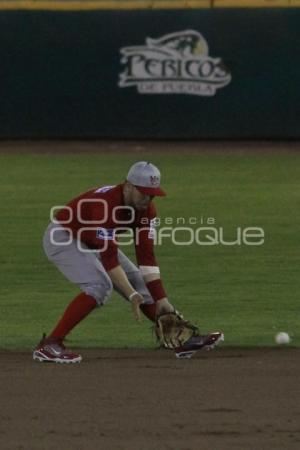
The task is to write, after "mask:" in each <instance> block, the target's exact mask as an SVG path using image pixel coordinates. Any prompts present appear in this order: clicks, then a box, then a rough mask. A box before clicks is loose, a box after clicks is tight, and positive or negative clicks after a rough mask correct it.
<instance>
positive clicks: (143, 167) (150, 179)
mask: <svg viewBox="0 0 300 450" xmlns="http://www.w3.org/2000/svg"><path fill="white" fill-rule="evenodd" d="M160 178H161V176H160V171H159V170H158V168H157V167H156V166H154V164H151V163H150V162H146V161H139V162H136V163H135V164H133V166H131V167H130V169H129V172H128V175H127V181H130V183H132V184H133V185H134V186H135V187H136V188H137V189H138V190H139V191H140V192H142V194H145V195H151V196H154V195H157V196H159V197H163V196H165V195H166V193H165V192H164V191H163V190H162V189H161V188H160V187H159V185H160Z"/></svg>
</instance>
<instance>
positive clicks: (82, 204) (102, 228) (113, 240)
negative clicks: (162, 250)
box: [56, 184, 157, 270]
mask: <svg viewBox="0 0 300 450" xmlns="http://www.w3.org/2000/svg"><path fill="white" fill-rule="evenodd" d="M155 217H156V209H155V206H154V203H153V202H152V201H151V202H150V204H149V206H148V208H147V209H146V210H144V211H137V210H135V209H133V208H132V207H129V206H125V204H124V197H123V184H119V185H117V186H104V187H101V188H99V189H93V190H90V191H88V192H85V193H84V194H82V195H80V196H79V197H76V198H75V199H73V200H71V201H70V202H69V203H68V204H67V205H66V206H65V207H64V208H63V209H61V210H60V211H59V212H58V213H57V215H56V219H57V220H58V222H60V223H61V225H63V226H64V227H65V228H67V229H69V230H70V232H71V233H72V235H73V236H74V238H76V239H78V240H79V241H81V242H83V243H84V244H85V245H86V246H87V247H88V248H90V249H96V250H100V259H101V262H102V264H103V266H104V268H105V269H106V270H111V269H113V268H114V267H116V266H118V265H119V260H118V234H120V233H122V232H123V233H124V232H126V229H127V230H128V228H129V229H131V230H133V238H134V244H135V252H136V259H137V263H138V265H139V266H157V262H156V259H155V256H154V252H153V246H154V219H155Z"/></svg>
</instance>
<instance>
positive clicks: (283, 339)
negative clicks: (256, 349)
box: [275, 331, 291, 345]
mask: <svg viewBox="0 0 300 450" xmlns="http://www.w3.org/2000/svg"><path fill="white" fill-rule="evenodd" d="M275 341H276V343H277V344H280V345H283V344H289V343H290V341H291V338H290V336H289V335H288V333H286V332H285V331H281V332H280V333H277V334H276V336H275Z"/></svg>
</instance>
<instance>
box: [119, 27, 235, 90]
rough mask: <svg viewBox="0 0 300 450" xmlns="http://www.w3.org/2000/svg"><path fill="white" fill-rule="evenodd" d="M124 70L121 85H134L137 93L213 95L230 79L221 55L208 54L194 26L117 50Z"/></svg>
mask: <svg viewBox="0 0 300 450" xmlns="http://www.w3.org/2000/svg"><path fill="white" fill-rule="evenodd" d="M120 52H121V54H122V55H123V56H122V59H121V63H122V64H124V66H125V69H124V72H123V73H121V74H120V80H119V86H120V87H121V88H124V87H130V86H136V87H137V90H138V92H139V93H140V94H190V95H200V96H213V95H215V94H216V91H217V89H220V88H223V87H224V86H226V85H227V84H228V83H230V81H231V74H230V72H229V70H228V69H227V68H226V67H225V65H224V64H223V62H222V59H221V58H219V57H217V58H213V57H211V56H209V55H208V45H207V42H206V40H205V39H204V37H203V36H202V35H201V34H200V33H199V32H198V31H194V30H186V31H180V32H177V33H171V34H167V35H165V36H162V37H161V38H159V39H152V38H146V45H145V46H135V47H123V48H121V50H120Z"/></svg>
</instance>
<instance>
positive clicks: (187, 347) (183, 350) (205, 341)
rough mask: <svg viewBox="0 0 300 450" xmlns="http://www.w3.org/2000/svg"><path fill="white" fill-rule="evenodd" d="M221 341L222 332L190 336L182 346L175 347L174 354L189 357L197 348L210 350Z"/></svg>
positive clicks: (222, 339)
mask: <svg viewBox="0 0 300 450" xmlns="http://www.w3.org/2000/svg"><path fill="white" fill-rule="evenodd" d="M222 341H224V334H223V333H221V332H215V333H210V334H204V335H199V336H192V337H190V339H188V340H187V341H186V342H185V343H184V344H183V345H182V346H180V347H177V348H175V356H176V358H191V357H192V356H193V355H194V353H196V352H197V351H198V350H201V349H202V348H205V349H206V350H212V349H213V348H214V347H215V346H216V345H218V344H219V343H220V342H222Z"/></svg>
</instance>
